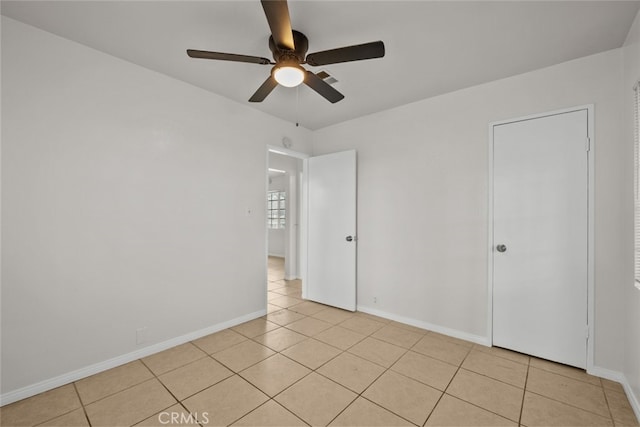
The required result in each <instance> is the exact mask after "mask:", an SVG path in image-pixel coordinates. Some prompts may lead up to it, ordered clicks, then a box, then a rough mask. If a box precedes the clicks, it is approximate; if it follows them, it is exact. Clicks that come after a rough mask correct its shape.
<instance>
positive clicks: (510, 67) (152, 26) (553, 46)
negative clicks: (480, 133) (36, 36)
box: [0, 0, 640, 129]
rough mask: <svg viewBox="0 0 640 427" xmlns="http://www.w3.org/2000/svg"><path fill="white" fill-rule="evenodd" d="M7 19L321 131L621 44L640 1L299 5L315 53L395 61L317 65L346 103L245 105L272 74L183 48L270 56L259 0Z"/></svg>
mask: <svg viewBox="0 0 640 427" xmlns="http://www.w3.org/2000/svg"><path fill="white" fill-rule="evenodd" d="M0 7H1V12H2V14H3V15H6V16H8V17H11V18H13V19H16V20H19V21H22V22H24V23H27V24H31V25H33V26H36V27H39V28H41V29H44V30H46V31H49V32H51V33H54V34H57V35H60V36H62V37H65V38H68V39H71V40H74V41H76V42H79V43H82V44H84V45H87V46H90V47H92V48H95V49H97V50H100V51H103V52H106V53H109V54H111V55H113V56H116V57H119V58H122V59H125V60H127V61H130V62H133V63H135V64H138V65H141V66H143V67H146V68H149V69H151V70H155V71H158V72H160V73H163V74H166V75H169V76H172V77H174V78H176V79H180V80H183V81H185V82H188V83H191V84H193V85H196V86H199V87H201V88H203V89H206V90H209V91H211V92H214V93H217V94H220V95H222V96H224V97H227V98H230V99H233V100H235V101H238V102H241V103H243V104H245V105H250V106H252V107H255V108H257V109H259V110H262V111H264V112H267V113H269V114H272V115H274V116H277V117H281V118H283V119H285V120H288V121H291V122H296V121H299V123H300V125H301V126H305V127H307V128H309V129H318V128H322V127H325V126H329V125H332V124H335V123H339V122H341V121H345V120H349V119H352V118H355V117H359V116H362V115H366V114H370V113H373V112H377V111H381V110H385V109H388V108H392V107H395V106H398V105H402V104H406V103H410V102H413V101H417V100H420V99H424V98H428V97H432V96H436V95H439V94H443V93H446V92H451V91H455V90H458V89H461V88H465V87H469V86H473V85H477V84H480V83H484V82H488V81H492V80H496V79H499V78H503V77H508V76H512V75H516V74H520V73H524V72H527V71H531V70H535V69H539V68H543V67H546V66H549V65H553V64H557V63H560V62H564V61H568V60H571V59H575V58H579V57H582V56H586V55H591V54H594V53H598V52H602V51H605V50H609V49H613V48H617V47H620V46H621V45H622V44H623V43H624V39H625V36H626V34H627V32H628V30H629V28H630V27H631V24H632V21H633V19H634V17H635V14H636V12H637V10H638V8H639V7H640V1H584V2H583V1H532V2H529V1H502V2H489V1H470V2H466V1H367V0H360V1H327V0H322V1H296V0H290V2H289V11H290V15H291V20H292V26H293V28H294V29H296V30H298V31H301V32H303V33H304V34H306V35H307V37H308V38H309V52H310V53H311V52H315V51H320V50H326V49H332V48H336V47H342V46H346V45H352V44H359V43H365V42H369V41H375V40H383V41H384V43H385V46H386V56H385V57H384V58H381V59H374V60H369V61H361V62H351V63H343V64H335V65H330V66H325V67H316V68H311V67H308V66H307V67H308V68H309V69H312V70H313V71H315V72H317V71H320V70H325V71H327V72H328V73H329V74H330V75H332V76H333V77H335V78H336V79H338V83H336V84H335V85H334V87H335V88H336V89H338V90H339V91H341V92H342V93H343V94H344V95H345V99H344V100H342V101H340V102H338V103H337V104H330V103H329V102H328V101H326V100H325V99H324V98H322V97H320V96H319V95H318V94H316V93H315V92H313V91H312V90H311V89H309V88H308V87H305V86H301V87H300V88H299V89H295V88H294V89H289V88H283V87H278V88H276V89H275V90H274V91H273V92H272V93H271V95H270V96H269V97H267V99H266V100H265V101H264V102H263V103H261V104H252V103H249V102H247V100H248V99H249V97H250V96H251V95H252V94H253V92H254V91H255V90H256V89H257V88H258V87H259V86H260V84H262V82H263V81H264V80H265V79H266V78H267V76H268V75H269V71H270V66H265V65H256V64H246V63H232V62H225V61H210V60H202V59H191V58H189V57H187V55H186V53H185V50H186V49H188V48H189V49H200V50H213V51H219V52H228V53H239V54H245V55H255V56H261V57H262V56H263V57H268V58H270V57H271V56H270V51H269V48H268V46H267V40H268V37H269V27H268V25H267V22H266V19H265V17H264V13H263V11H262V7H261V5H260V3H259V2H258V1H257V0H255V1H238V0H234V1H202V0H201V1H55V0H48V1H4V0H3V1H2V3H1V6H0Z"/></svg>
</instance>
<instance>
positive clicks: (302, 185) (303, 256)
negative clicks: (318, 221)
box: [264, 144, 311, 301]
mask: <svg viewBox="0 0 640 427" xmlns="http://www.w3.org/2000/svg"><path fill="white" fill-rule="evenodd" d="M269 153H274V154H281V155H285V156H289V157H293V158H296V159H300V160H302V170H301V171H299V175H298V178H299V188H298V190H299V193H300V197H299V199H298V200H297V202H298V205H299V206H300V209H299V210H298V212H297V214H298V228H299V232H300V240H299V242H298V247H297V249H298V261H299V263H300V270H299V271H298V275H299V276H300V278H301V279H302V296H303V298H304V296H305V295H306V288H305V283H306V279H307V187H306V170H307V161H308V159H309V157H311V155H310V154H307V153H302V152H300V151H294V150H291V149H289V148H285V147H280V146H277V145H272V144H267V145H266V159H265V168H264V176H265V193H264V194H267V193H268V191H269ZM265 203H266V202H265ZM264 218H265V220H264V221H265V227H264V228H265V230H264V233H265V234H264V242H265V245H264V251H265V289H266V288H267V286H268V283H269V281H268V280H267V277H268V271H267V270H268V269H269V263H268V260H269V226H268V224H267V216H266V214H265V215H264ZM287 223H288V221H287ZM288 244H289V243H288V242H285V245H288ZM285 253H287V250H286V248H285ZM265 301H266V300H265Z"/></svg>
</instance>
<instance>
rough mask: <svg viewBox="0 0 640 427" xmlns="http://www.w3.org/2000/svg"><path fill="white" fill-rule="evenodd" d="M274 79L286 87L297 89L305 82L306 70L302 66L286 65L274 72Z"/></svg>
mask: <svg viewBox="0 0 640 427" xmlns="http://www.w3.org/2000/svg"><path fill="white" fill-rule="evenodd" d="M273 78H274V79H276V81H277V82H278V83H279V84H281V85H282V86H285V87H296V86H298V85H299V84H300V83H302V82H303V81H304V69H303V68H302V67H300V66H295V67H294V66H290V65H286V66H283V67H277V68H275V69H274V71H273Z"/></svg>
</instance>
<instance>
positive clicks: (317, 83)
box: [187, 0, 384, 103]
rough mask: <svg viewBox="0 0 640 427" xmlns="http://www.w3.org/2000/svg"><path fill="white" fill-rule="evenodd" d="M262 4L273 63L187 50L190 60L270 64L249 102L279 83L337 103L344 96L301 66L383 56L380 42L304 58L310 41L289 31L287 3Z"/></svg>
mask: <svg viewBox="0 0 640 427" xmlns="http://www.w3.org/2000/svg"><path fill="white" fill-rule="evenodd" d="M261 3H262V8H263V9H264V13H265V15H266V17H267V22H268V23H269V28H270V29H271V36H270V37H269V49H270V50H271V52H272V53H273V59H274V60H275V62H273V61H271V60H269V59H267V58H261V57H257V56H248V55H237V54H233V53H221V52H209V51H206V50H193V49H188V50H187V55H189V56H190V57H191V58H202V59H217V60H222V61H234V62H248V63H251V64H261V65H273V68H272V69H271V75H270V76H269V77H268V78H267V80H265V82H264V83H262V85H261V86H260V87H259V88H258V90H257V91H256V93H254V94H253V96H252V97H251V98H249V102H262V101H263V100H264V99H265V98H266V97H267V95H269V94H270V93H271V91H272V90H273V89H275V87H276V86H277V85H278V84H281V85H282V86H286V87H295V86H298V85H299V84H301V83H304V84H306V85H307V86H309V87H310V88H311V89H313V90H315V91H316V92H318V93H319V94H320V95H322V96H323V97H324V98H325V99H327V100H328V101H330V102H331V103H335V102H338V101H340V100H341V99H343V98H344V95H343V94H341V93H340V92H338V91H337V90H335V89H334V88H333V87H332V86H331V85H330V84H329V83H327V82H325V81H324V80H323V79H322V78H321V77H319V76H318V75H316V74H314V73H312V72H311V71H307V70H306V69H304V68H303V67H302V64H307V65H311V66H312V67H316V66H319V65H329V64H337V63H340V62H350V61H361V60H364V59H373V58H382V57H383V56H384V43H383V42H381V41H376V42H371V43H365V44H359V45H353V46H346V47H341V48H337V49H331V50H325V51H322V52H315V53H310V54H308V55H307V49H308V47H309V40H308V39H307V37H306V36H305V35H304V34H302V33H301V32H299V31H295V30H292V29H291V20H290V18H289V7H288V6H287V1H286V0H261ZM305 55H306V56H305Z"/></svg>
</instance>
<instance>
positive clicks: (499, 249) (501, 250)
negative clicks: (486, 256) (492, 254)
mask: <svg viewBox="0 0 640 427" xmlns="http://www.w3.org/2000/svg"><path fill="white" fill-rule="evenodd" d="M496 249H497V250H498V252H506V251H507V247H506V246H505V245H498V246H496Z"/></svg>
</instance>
